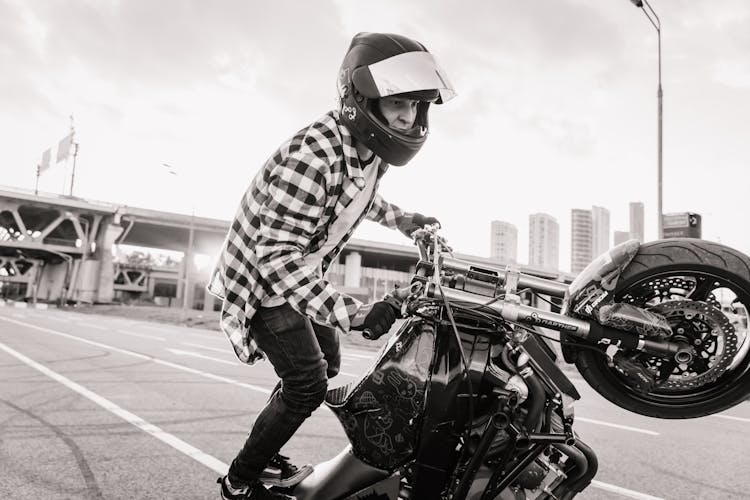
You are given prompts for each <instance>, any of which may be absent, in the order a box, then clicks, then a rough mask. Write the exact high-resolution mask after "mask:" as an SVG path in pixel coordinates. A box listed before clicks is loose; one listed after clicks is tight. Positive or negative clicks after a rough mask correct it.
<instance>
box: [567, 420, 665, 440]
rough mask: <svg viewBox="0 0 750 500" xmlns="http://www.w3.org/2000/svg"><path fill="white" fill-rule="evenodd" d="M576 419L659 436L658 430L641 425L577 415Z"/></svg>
mask: <svg viewBox="0 0 750 500" xmlns="http://www.w3.org/2000/svg"><path fill="white" fill-rule="evenodd" d="M575 420H577V421H580V422H588V423H590V424H596V425H603V426H605V427H614V428H615V429H622V430H625V431H632V432H640V433H642V434H648V435H649V436H658V435H659V433H658V432H654V431H650V430H648V429H641V428H640V427H630V426H629V425H620V424H613V423H611V422H603V421H601V420H594V419H593V418H585V417H579V416H576V417H575Z"/></svg>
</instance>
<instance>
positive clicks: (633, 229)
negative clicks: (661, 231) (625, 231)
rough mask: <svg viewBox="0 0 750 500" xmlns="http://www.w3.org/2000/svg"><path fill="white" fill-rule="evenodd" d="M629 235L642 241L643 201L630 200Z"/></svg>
mask: <svg viewBox="0 0 750 500" xmlns="http://www.w3.org/2000/svg"><path fill="white" fill-rule="evenodd" d="M630 237H631V238H635V239H636V240H638V241H640V242H641V243H643V203H641V202H640V201H631V202H630Z"/></svg>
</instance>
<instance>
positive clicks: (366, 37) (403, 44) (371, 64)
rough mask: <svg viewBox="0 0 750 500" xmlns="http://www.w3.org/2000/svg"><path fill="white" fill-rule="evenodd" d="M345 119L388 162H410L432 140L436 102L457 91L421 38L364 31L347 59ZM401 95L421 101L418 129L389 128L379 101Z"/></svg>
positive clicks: (342, 85) (342, 97)
mask: <svg viewBox="0 0 750 500" xmlns="http://www.w3.org/2000/svg"><path fill="white" fill-rule="evenodd" d="M338 92H339V102H340V112H341V120H342V122H343V123H344V124H345V125H346V126H347V128H348V129H349V131H350V132H351V133H352V135H353V136H354V137H355V138H356V139H357V140H358V141H359V142H361V143H362V144H363V145H364V146H366V147H367V148H369V149H370V150H371V151H372V152H373V153H375V154H376V155H377V156H379V157H380V158H381V159H383V161H385V162H387V163H389V164H392V165H396V166H401V165H406V163H408V162H409V160H411V159H412V158H413V157H414V155H416V154H417V152H418V151H419V150H420V149H421V147H422V145H423V144H424V142H425V141H426V140H427V135H428V132H429V124H428V120H427V114H428V110H429V106H430V103H431V102H435V103H437V104H442V103H443V102H445V101H447V100H449V99H451V98H452V97H453V96H454V95H455V92H454V91H453V88H452V86H451V85H450V82H449V81H448V78H447V76H446V75H445V73H444V72H443V71H442V69H441V68H440V67H439V66H438V65H437V62H436V61H435V58H434V57H433V56H432V54H430V53H429V52H428V51H427V49H426V48H425V47H424V46H423V45H422V44H420V43H419V42H417V41H415V40H411V39H409V38H406V37H404V36H401V35H393V34H384V33H359V34H357V35H356V36H355V37H354V38H353V39H352V43H351V45H350V46H349V50H348V51H347V53H346V56H345V57H344V61H343V63H342V65H341V69H340V71H339V78H338ZM393 95H399V96H403V97H404V98H408V99H415V100H418V101H419V103H418V104H417V114H416V119H415V122H414V127H413V128H412V129H411V130H409V131H399V130H395V129H393V128H391V127H389V126H388V124H387V123H386V122H385V120H384V119H383V118H382V115H381V114H380V113H379V111H378V110H377V100H378V99H380V98H382V97H387V96H393Z"/></svg>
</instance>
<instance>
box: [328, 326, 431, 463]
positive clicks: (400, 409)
mask: <svg viewBox="0 0 750 500" xmlns="http://www.w3.org/2000/svg"><path fill="white" fill-rule="evenodd" d="M434 346H435V335H434V332H433V330H432V329H423V328H422V322H421V321H418V320H414V321H406V322H405V323H404V325H403V326H402V327H401V329H400V330H399V331H398V332H396V334H394V335H393V337H391V339H390V340H389V342H388V344H386V346H385V347H384V348H383V350H382V351H381V354H380V357H379V359H378V361H377V362H376V363H375V365H374V366H373V367H372V368H371V369H370V371H369V372H368V373H367V374H366V375H365V376H364V377H363V378H362V379H361V380H360V381H359V382H357V383H356V384H349V385H347V386H344V387H341V388H338V389H333V390H331V391H329V392H328V394H327V395H326V404H327V405H328V406H329V407H330V408H331V410H333V412H334V414H336V416H337V417H338V419H339V421H340V422H341V425H342V426H343V427H344V431H345V432H346V435H347V437H348V438H349V442H350V443H351V445H352V452H353V454H354V456H356V457H357V458H358V459H360V460H362V461H363V462H365V463H366V464H368V465H371V466H373V467H377V468H379V469H382V470H386V471H394V470H395V469H397V468H398V467H400V466H402V465H404V464H405V463H406V462H407V461H409V460H410V459H411V457H412V455H413V454H414V450H415V449H416V446H417V438H418V430H419V424H420V423H421V422H420V421H421V415H422V406H423V404H424V400H425V391H426V388H427V383H428V380H429V376H430V366H431V363H432V355H433V349H434Z"/></svg>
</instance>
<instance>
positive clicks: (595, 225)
mask: <svg viewBox="0 0 750 500" xmlns="http://www.w3.org/2000/svg"><path fill="white" fill-rule="evenodd" d="M627 211H628V213H629V217H628V220H627V223H626V224H625V225H624V226H625V227H626V229H627V230H623V229H618V228H617V227H613V225H612V224H610V215H611V211H610V209H609V208H608V207H603V206H597V205H594V206H592V207H591V208H590V209H576V208H571V209H570V212H569V214H570V217H571V226H570V227H571V230H570V233H569V235H563V234H562V231H561V230H560V224H559V222H558V221H557V218H556V217H554V216H553V215H551V214H548V213H544V212H534V213H530V214H529V215H528V221H529V222H528V234H527V239H526V244H527V245H526V248H527V253H526V259H525V260H524V259H523V258H522V257H521V255H520V253H519V252H518V245H519V243H521V240H520V238H519V236H520V235H521V231H520V230H519V227H518V225H517V224H516V223H515V222H511V221H500V220H494V221H492V222H491V225H490V252H489V257H490V258H492V259H495V258H497V257H496V256H495V254H498V255H499V254H500V253H501V245H502V252H504V253H503V255H504V256H503V257H502V259H500V260H507V254H508V252H509V246H510V245H515V247H514V249H513V251H514V254H515V263H519V264H528V265H530V266H537V267H545V266H544V265H541V264H540V261H535V258H536V255H537V254H538V253H539V252H542V250H540V249H539V240H536V241H535V238H534V236H533V234H534V231H535V230H538V229H535V220H537V218H538V219H542V220H549V221H551V222H553V223H554V224H555V225H556V228H555V230H554V231H555V232H556V234H557V236H556V237H557V248H556V250H554V252H556V253H557V258H556V260H557V262H558V264H557V266H556V270H560V271H569V272H579V271H580V270H581V269H583V267H585V266H586V265H587V264H588V263H589V262H591V260H593V259H594V258H596V257H597V256H598V255H600V254H601V253H603V252H605V251H606V250H608V249H610V248H611V247H612V246H615V245H617V244H619V243H622V242H623V241H627V240H628V239H633V238H634V239H639V238H638V228H639V227H640V228H641V230H642V228H643V220H642V218H643V203H642V202H640V201H632V202H629V203H628V206H627ZM584 213H587V215H585V214H584ZM639 217H640V220H639ZM595 219H596V220H595ZM501 228H502V229H501ZM508 228H512V231H513V235H512V236H511V237H507V236H506V235H505V232H507V231H508V230H509V229H508ZM574 228H575V229H576V232H575V234H574ZM565 236H567V238H566V237H565ZM595 238H598V243H595ZM563 241H569V242H570V244H569V245H568V247H567V248H566V247H565V245H564V244H563V243H562V242H563ZM641 241H642V240H641ZM535 247H537V248H538V250H537V251H534V248H535ZM574 247H575V251H574ZM564 250H567V252H564ZM548 251H549V252H553V251H552V250H551V249H549V250H548ZM563 253H567V254H568V255H570V260H569V261H568V262H567V263H566V262H561V261H560V259H559V257H560V255H561V254H563ZM574 255H575V257H574ZM547 258H548V259H554V257H551V254H550V257H547ZM543 260H544V259H543ZM574 261H575V262H577V263H578V264H577V265H576V266H574V265H573V262H574Z"/></svg>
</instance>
